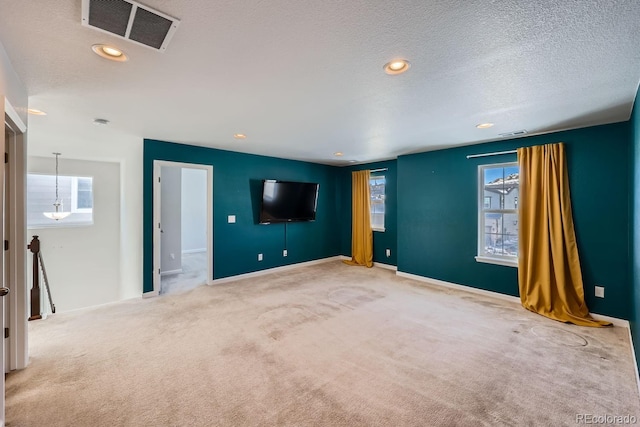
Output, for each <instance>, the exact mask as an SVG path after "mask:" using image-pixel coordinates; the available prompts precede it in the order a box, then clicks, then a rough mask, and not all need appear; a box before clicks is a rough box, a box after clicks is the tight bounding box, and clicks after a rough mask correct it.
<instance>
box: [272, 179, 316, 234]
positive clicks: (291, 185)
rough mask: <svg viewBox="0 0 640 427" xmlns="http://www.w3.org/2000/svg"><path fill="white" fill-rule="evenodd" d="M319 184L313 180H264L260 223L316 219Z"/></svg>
mask: <svg viewBox="0 0 640 427" xmlns="http://www.w3.org/2000/svg"><path fill="white" fill-rule="evenodd" d="M318 187H319V184H316V183H311V182H292V181H275V180H271V179H265V180H264V181H262V207H261V209H260V224H272V223H276V222H295V221H315V219H316V206H317V204H318Z"/></svg>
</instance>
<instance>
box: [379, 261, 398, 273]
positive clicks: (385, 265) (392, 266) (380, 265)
mask: <svg viewBox="0 0 640 427" xmlns="http://www.w3.org/2000/svg"><path fill="white" fill-rule="evenodd" d="M373 266H374V267H380V268H386V269H387V270H392V271H397V270H398V267H396V266H395V265H391V264H384V263H382V262H374V263H373Z"/></svg>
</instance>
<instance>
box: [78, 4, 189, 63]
mask: <svg viewBox="0 0 640 427" xmlns="http://www.w3.org/2000/svg"><path fill="white" fill-rule="evenodd" d="M179 24H180V21H179V20H178V19H176V18H172V17H171V16H168V15H165V14H164V13H161V12H158V11H157V10H153V9H151V8H149V7H147V6H144V5H142V4H140V3H138V2H135V1H131V0H82V25H84V26H86V27H91V28H95V29H96V30H100V31H103V32H106V33H109V34H113V35H116V36H118V37H121V38H123V39H127V40H130V41H132V42H135V43H138V44H141V45H143V46H147V47H150V48H152V49H155V50H159V51H160V52H164V51H165V50H166V49H167V45H168V44H169V41H170V40H171V37H173V33H174V32H175V31H176V29H177V28H178V25H179Z"/></svg>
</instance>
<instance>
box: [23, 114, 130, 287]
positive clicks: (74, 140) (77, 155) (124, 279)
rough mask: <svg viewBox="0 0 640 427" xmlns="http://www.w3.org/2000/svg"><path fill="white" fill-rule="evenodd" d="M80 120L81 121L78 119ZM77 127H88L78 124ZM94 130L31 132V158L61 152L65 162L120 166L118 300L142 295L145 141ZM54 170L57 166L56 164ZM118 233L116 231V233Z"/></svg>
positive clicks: (49, 155) (97, 129) (108, 131)
mask: <svg viewBox="0 0 640 427" xmlns="http://www.w3.org/2000/svg"><path fill="white" fill-rule="evenodd" d="M79 120H80V119H79ZM78 126H86V125H85V124H84V123H78ZM88 126H92V127H93V128H95V136H94V137H92V138H91V139H89V140H87V139H86V138H79V137H78V136H76V134H75V133H74V131H73V129H67V130H64V129H60V130H59V132H58V131H56V132H53V133H47V134H44V133H41V132H37V131H36V132H34V130H33V129H32V130H31V133H30V136H29V155H30V156H40V157H43V156H44V157H47V158H50V157H51V156H52V155H51V153H52V152H55V151H57V152H61V153H62V157H61V160H62V159H77V160H82V161H88V162H91V161H98V162H100V161H108V162H114V163H118V164H119V165H120V177H119V180H118V181H119V185H120V214H119V218H120V233H119V236H120V248H119V250H117V251H116V253H118V254H119V255H120V278H119V280H118V285H119V296H118V299H128V298H136V297H138V298H139V297H140V296H141V295H142V200H143V194H142V159H143V144H142V138H140V137H137V136H133V135H126V134H121V133H119V132H114V131H111V130H110V129H108V128H107V129H102V128H99V127H98V126H95V125H93V124H91V123H90V122H89V124H88ZM54 166H55V164H54ZM114 233H117V231H114Z"/></svg>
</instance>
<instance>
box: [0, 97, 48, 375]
mask: <svg viewBox="0 0 640 427" xmlns="http://www.w3.org/2000/svg"><path fill="white" fill-rule="evenodd" d="M3 98H4V103H3V104H4V114H3V115H2V116H3V117H4V122H5V126H6V125H7V124H8V125H9V127H10V128H11V130H12V131H13V132H14V144H13V146H10V147H5V148H6V149H7V152H8V153H9V166H10V167H9V185H10V188H8V191H9V197H10V200H9V204H10V206H9V210H8V213H9V222H10V226H9V228H10V230H8V235H7V238H8V239H9V241H10V242H13V244H12V246H13V247H14V248H25V249H26V247H27V234H26V233H27V224H26V223H27V221H26V220H27V213H26V185H27V183H26V178H27V140H26V131H27V126H26V124H25V123H24V122H23V121H22V119H21V118H20V116H19V115H18V113H17V112H16V110H15V108H13V105H11V102H10V101H9V100H8V99H7V98H6V97H3ZM0 109H2V108H0ZM9 263H10V267H11V268H10V270H9V274H10V277H9V278H8V279H9V281H10V282H11V284H12V290H11V294H10V296H9V299H8V301H7V306H8V307H9V324H8V325H6V326H8V327H9V330H10V331H11V333H10V335H9V368H10V369H11V370H14V369H23V368H26V367H27V365H28V363H29V340H28V329H29V328H28V326H27V318H28V317H29V314H28V312H29V285H28V283H27V251H26V250H13V251H9ZM43 301H44V300H43Z"/></svg>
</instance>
